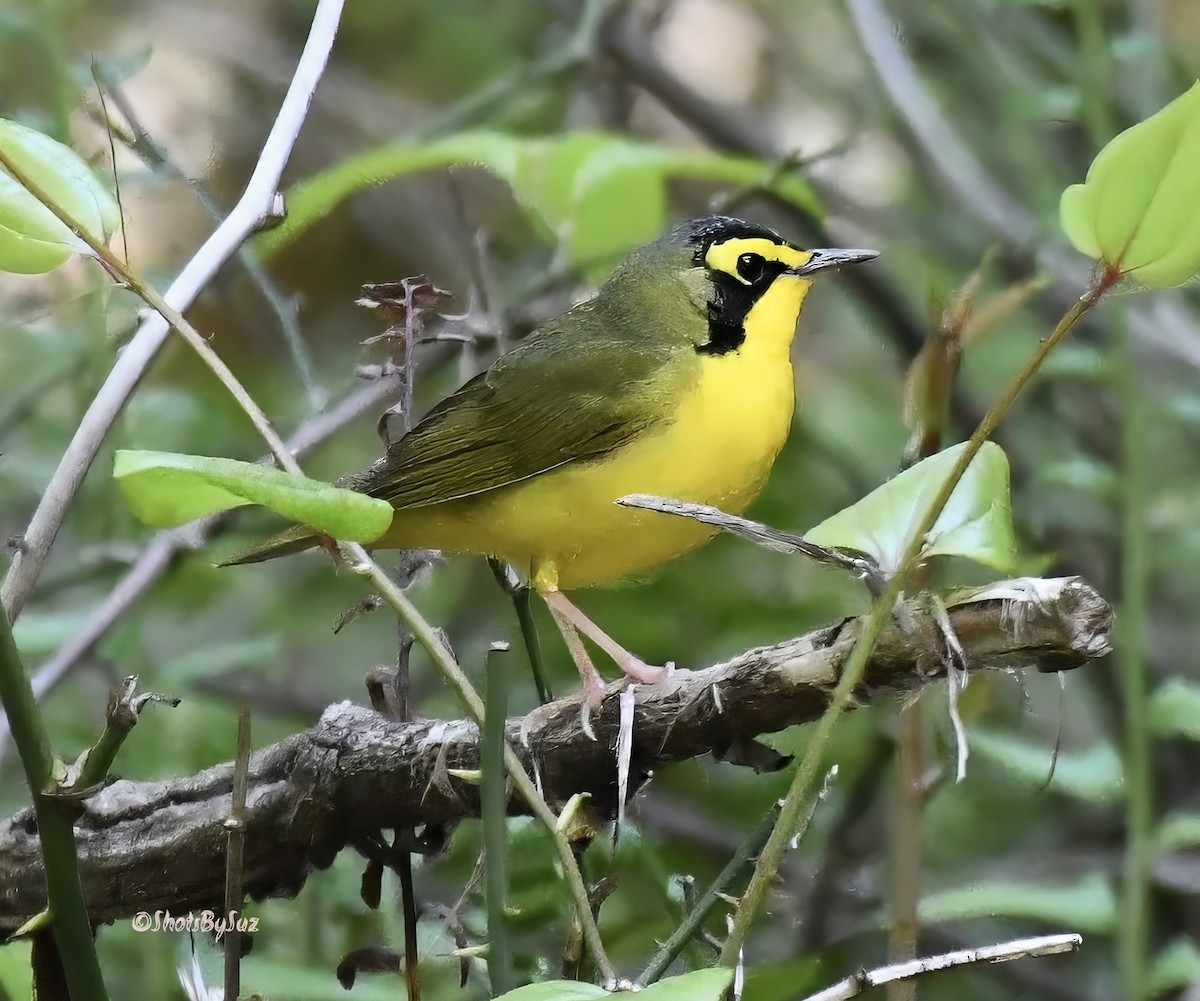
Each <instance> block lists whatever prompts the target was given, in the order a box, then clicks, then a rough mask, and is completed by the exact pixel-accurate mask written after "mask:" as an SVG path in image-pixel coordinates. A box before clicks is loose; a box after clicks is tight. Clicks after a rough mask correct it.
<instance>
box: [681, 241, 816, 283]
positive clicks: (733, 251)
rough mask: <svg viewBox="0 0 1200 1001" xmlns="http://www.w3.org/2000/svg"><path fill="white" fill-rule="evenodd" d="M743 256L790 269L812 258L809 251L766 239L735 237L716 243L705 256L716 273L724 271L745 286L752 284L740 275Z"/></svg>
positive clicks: (707, 262) (705, 261)
mask: <svg viewBox="0 0 1200 1001" xmlns="http://www.w3.org/2000/svg"><path fill="white" fill-rule="evenodd" d="M742 254H758V255H759V256H760V257H765V258H766V259H767V260H768V261H780V262H782V263H783V264H786V265H787V266H788V267H789V268H798V267H800V265H802V264H806V263H807V262H808V259H809V258H810V257H811V256H812V254H810V253H809V252H808V251H807V250H797V249H796V248H795V247H789V246H787V245H786V244H782V243H774V242H773V241H771V240H768V239H766V238H765V237H761V236H755V237H734V238H733V239H730V240H723V241H722V242H721V243H714V244H713V245H712V246H711V247H709V248H708V253H707V254H705V255H704V263H705V264H706V265H708V266H709V267H710V268H712V269H713V270H715V271H724V272H725V273H726V274H727V275H733V277H734V278H736V279H737V280H738V281H740V282H741V283H742V284H743V285H748V284H750V283H749V282H747V281H746V279H744V278H743V277H742V276H741V275H739V274H738V269H737V261H738V258H739V257H741V256H742Z"/></svg>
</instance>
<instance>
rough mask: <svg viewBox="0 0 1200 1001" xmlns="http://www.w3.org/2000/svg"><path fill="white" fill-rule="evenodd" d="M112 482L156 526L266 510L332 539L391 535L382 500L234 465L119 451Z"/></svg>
mask: <svg viewBox="0 0 1200 1001" xmlns="http://www.w3.org/2000/svg"><path fill="white" fill-rule="evenodd" d="M113 477H114V479H116V481H117V483H118V484H119V485H120V487H121V490H122V491H123V492H124V494H125V499H126V500H127V501H128V502H129V506H130V507H131V508H132V509H133V513H134V514H136V515H137V516H138V518H140V519H141V520H142V521H144V522H146V523H147V524H148V525H154V526H155V527H156V528H173V527H175V526H176V525H182V524H184V523H185V522H188V521H191V520H192V519H193V518H199V517H200V516H201V515H205V514H211V513H212V512H214V511H223V510H226V509H227V508H232V507H242V506H243V505H246V504H261V505H262V506H263V507H268V508H270V509H271V510H272V511H275V512H277V513H279V514H281V515H283V516H284V517H285V518H290V519H291V520H292V521H297V522H300V523H301V524H304V525H311V526H312V527H313V528H315V529H316V530H317V531H319V532H324V533H325V534H326V535H331V536H333V537H334V538H335V539H343V540H345V541H347V542H372V541H374V540H375V539H378V538H379V536H381V535H382V534H383V533H384V532H385V531H387V528H388V526H389V525H390V524H391V522H392V515H393V514H394V512H393V510H392V506H391V505H390V504H389V503H388V502H387V501H384V500H380V499H379V498H378V497H368V496H366V495H365V494H360V493H356V492H355V491H353V490H344V489H342V488H341V487H335V486H333V485H332V484H329V483H325V482H323V481H321V480H310V479H309V478H308V477H306V476H294V475H292V474H291V473H285V472H283V471H282V470H279V469H273V468H271V467H270V466H263V465H259V464H258V463H254V462H237V461H236V460H234V459H213V458H209V457H208V456H203V455H179V454H177V453H174V452H135V451H128V450H120V451H118V452H117V454H116V459H115V461H114V463H113Z"/></svg>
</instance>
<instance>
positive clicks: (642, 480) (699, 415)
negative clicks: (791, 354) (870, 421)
mask: <svg viewBox="0 0 1200 1001" xmlns="http://www.w3.org/2000/svg"><path fill="white" fill-rule="evenodd" d="M789 340H790V338H789ZM794 407H795V380H794V377H793V374H792V366H791V363H790V360H789V358H788V355H787V353H786V351H785V352H782V353H781V352H779V351H777V350H776V351H771V352H767V351H761V352H760V351H753V350H751V351H740V352H737V353H732V354H727V355H719V356H710V355H704V356H700V364H699V365H698V377H697V379H696V381H695V382H694V384H693V385H692V387H691V388H690V390H689V391H688V392H687V393H686V394H685V396H684V397H683V399H681V400H680V402H679V407H678V411H677V414H676V417H675V420H674V421H673V422H672V423H670V424H669V425H666V426H664V427H663V428H661V429H660V430H657V431H655V432H653V433H650V434H647V435H644V436H643V437H641V438H639V439H637V440H636V441H634V442H632V443H630V444H629V445H627V446H625V447H624V448H622V449H620V450H619V451H616V452H613V453H611V454H610V455H608V456H605V457H604V458H603V459H599V460H596V461H593V462H572V463H567V464H566V465H563V466H559V467H558V468H556V469H553V470H551V471H549V472H546V473H543V474H541V475H540V476H535V477H533V478H531V479H528V480H525V481H523V482H521V483H515V484H513V485H511V486H507V487H502V488H500V489H497V490H493V491H489V492H488V493H485V494H480V495H477V496H475V497H469V498H465V499H463V500H459V501H453V502H450V503H446V504H439V505H436V506H432V507H427V508H416V509H410V510H403V511H397V513H396V518H395V520H394V521H393V523H392V528H391V530H390V531H389V532H388V533H387V536H386V540H387V541H386V543H385V544H386V545H389V546H404V547H407V546H424V547H429V548H436V549H445V550H448V551H458V552H471V553H478V554H481V555H488V556H499V557H502V558H504V559H506V560H508V561H509V562H510V563H512V564H513V565H514V566H516V567H517V568H518V569H521V570H523V571H526V572H528V573H529V574H530V577H531V578H532V579H533V580H534V582H535V584H537V585H538V586H539V587H556V586H557V587H560V588H562V589H563V590H570V589H573V588H577V587H587V586H589V585H592V584H599V583H604V582H608V581H616V580H619V579H621V578H622V577H625V576H628V575H630V574H635V573H638V572H641V571H646V570H649V569H651V568H652V567H655V566H658V565H659V564H661V563H665V562H667V561H668V560H671V559H674V558H675V557H676V556H680V555H682V554H683V553H685V552H687V551H688V550H690V549H694V548H695V547H696V546H699V545H702V544H703V543H704V542H707V541H708V540H709V539H710V538H712V536H713V535H714V534H715V530H714V529H712V528H710V527H708V526H704V525H701V524H699V523H697V522H694V521H691V520H689V519H685V518H678V517H674V516H672V515H665V514H658V513H655V512H651V511H638V510H633V509H630V508H623V507H618V506H617V505H616V504H614V503H613V502H614V501H615V500H616V499H617V498H618V497H623V496H625V495H626V494H632V493H650V494H660V495H663V496H667V497H678V498H681V499H683V500H690V501H696V502H699V503H703V504H713V505H716V506H717V507H720V508H721V509H723V510H725V511H729V512H731V513H735V514H736V513H741V512H742V511H744V510H745V509H746V507H747V506H748V505H749V504H750V502H751V501H753V500H754V498H755V497H757V496H758V494H759V492H760V491H761V490H762V487H763V485H764V484H765V483H766V480H767V476H768V475H769V473H770V471H771V466H772V464H773V463H774V461H775V457H776V455H778V453H779V450H780V448H782V447H783V443H784V441H785V440H786V439H787V435H788V432H789V430H790V428H791V422H792V413H793V410H794Z"/></svg>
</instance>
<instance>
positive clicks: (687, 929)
mask: <svg viewBox="0 0 1200 1001" xmlns="http://www.w3.org/2000/svg"><path fill="white" fill-rule="evenodd" d="M779 807H780V804H779V802H778V801H776V802H774V803H772V804H771V808H770V809H769V810H768V811H767V812H766V813H765V814H763V818H762V820H760V821H759V822H758V824H757V825H756V826H755V828H754V830H752V831H751V832H750V833H749V834H748V835H746V840H745V841H743V842H742V844H741V845H740V846H739V848H738V850H737V851H736V852H735V853H734V854H733V857H732V858H731V859H730V860H729V862H728V863H727V864H726V866H725V868H724V869H722V870H721V872H720V873H719V874H718V876H717V878H716V879H714V880H713V881H712V883H711V884H710V885H709V887H708V889H707V890H705V891H704V896H702V897H701V898H700V899H699V900H698V901H697V902H696V904H695V906H694V907H692V909H691V910H690V911H688V913H687V916H686V917H684V919H683V921H681V922H680V924H679V927H678V928H676V929H675V931H673V932H672V933H671V937H670V938H669V939H667V940H666V941H665V942H664V943H663V944H662V945H661V946H660V947H659V950H658V951H657V952H656V953H655V954H654V956H653V957H652V958H651V959H650V962H649V963H647V964H646V968H645V969H644V970H643V971H642V975H641V976H640V977H638V979H637V982H638V983H639V984H641V985H642V986H643V987H644V986H646V985H647V984H652V983H654V982H655V981H656V980H658V979H659V977H661V976H662V975H663V974H664V973H666V972H667V968H668V967H669V966H670V965H671V964H672V963H673V962H675V958H676V957H677V956H678V955H679V954H680V953H681V952H683V950H684V948H685V947H686V946H687V944H688V942H690V941H691V940H692V938H693V937H694V936H695V935H696V933H697V932H698V931H699V930H700V929H701V927H702V926H703V924H704V922H705V921H706V920H707V919H708V916H709V914H711V913H712V910H713V908H714V907H716V905H717V902H718V901H720V900H721V899H723V896H724V895H725V894H727V893H729V887H730V886H731V885H732V884H733V881H734V880H735V879H737V877H738V876H739V875H740V874H741V873H742V871H743V870H744V869H745V868H746V866H747V865H748V864H749V863H750V862H751V861H752V860H753V859H755V858H757V857H758V853H759V852H760V851H762V847H763V845H764V844H766V842H767V838H768V837H769V836H770V834H771V831H772V830H773V829H774V827H775V821H776V820H778V819H779Z"/></svg>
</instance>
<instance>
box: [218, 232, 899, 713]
mask: <svg viewBox="0 0 1200 1001" xmlns="http://www.w3.org/2000/svg"><path fill="white" fill-rule="evenodd" d="M875 256H876V252H875V251H873V250H801V249H799V248H798V247H795V246H793V245H792V244H790V243H788V242H787V241H786V240H784V239H783V238H782V237H780V236H779V235H778V234H776V233H774V232H772V231H771V230H769V229H766V228H764V227H762V226H758V225H754V224H753V223H748V222H743V221H741V220H740V219H730V218H726V217H723V216H707V217H705V218H702V219H694V220H692V221H690V222H685V223H683V224H681V225H679V226H676V227H675V228H674V229H672V230H671V231H670V232H668V233H666V234H665V235H663V236H661V237H659V239H657V240H655V241H654V242H653V243H651V244H649V245H648V246H645V247H642V248H641V249H640V250H637V251H634V253H632V254H631V255H630V256H629V257H628V258H627V259H626V260H625V261H624V262H623V263H622V264H621V265H620V266H619V267H617V269H616V270H615V271H614V272H613V273H612V275H611V276H610V277H609V278H608V280H607V281H605V282H604V284H603V285H601V286H600V289H599V291H597V292H596V294H595V295H594V296H593V297H592V298H590V299H588V300H586V301H584V302H580V303H577V304H576V305H574V306H572V307H571V308H570V309H569V310H567V311H566V312H565V313H563V314H562V315H561V316H559V317H557V318H556V319H554V320H551V321H550V322H548V323H547V324H546V325H545V326H543V327H542V328H541V329H539V330H538V331H537V332H536V333H534V334H533V335H531V336H530V337H528V338H526V339H525V340H524V341H522V343H521V344H520V345H519V346H518V347H516V348H514V349H513V350H512V351H510V352H508V353H507V354H505V355H503V356H501V357H500V358H498V359H497V360H496V361H495V362H494V363H493V364H492V366H491V367H490V368H489V369H488V370H487V371H486V372H484V373H482V374H481V375H478V376H476V377H475V378H474V379H472V380H471V381H470V382H468V383H467V384H466V385H464V386H463V387H462V388H461V389H459V390H458V391H457V392H456V393H454V394H453V395H451V396H449V397H447V398H446V399H444V400H443V401H442V402H441V403H439V404H438V405H437V406H436V407H434V408H433V409H432V410H431V411H430V412H429V413H428V414H427V415H426V416H425V417H424V419H423V420H421V421H420V423H418V424H417V425H416V427H414V428H413V429H412V430H411V431H409V432H408V433H407V434H406V435H404V437H403V438H401V439H400V440H399V441H397V442H395V443H393V444H392V445H391V446H390V447H389V448H388V450H387V453H386V454H385V455H384V457H383V458H382V459H380V460H379V461H378V462H376V463H375V464H374V465H373V466H371V467H370V468H369V469H366V470H364V471H363V472H361V473H356V474H354V475H352V476H348V477H346V478H345V479H343V480H341V481H340V485H341V486H345V487H349V488H351V489H353V490H358V491H361V492H362V493H366V494H370V495H371V496H373V497H382V498H384V499H386V500H387V501H389V502H390V503H391V504H392V505H393V506H394V507H395V508H396V514H395V517H394V518H393V519H392V525H391V528H390V529H389V530H388V531H387V532H386V533H385V534H384V535H383V537H382V538H380V539H379V540H377V541H376V542H375V543H373V546H375V547H382V548H400V549H403V548H418V547H419V548H430V549H444V550H447V551H451V552H469V553H477V554H480V555H485V556H495V557H500V558H503V559H505V560H507V561H508V562H510V563H512V564H513V565H514V566H515V567H517V568H518V569H519V570H521V571H522V572H526V573H528V575H529V581H530V583H531V584H532V586H533V587H534V588H535V589H536V590H537V591H538V593H539V594H541V595H542V597H543V598H544V599H545V601H546V603H547V605H548V606H549V608H550V611H551V613H552V614H553V617H554V619H555V621H556V622H557V624H558V626H559V628H560V629H561V630H562V632H563V636H564V638H565V639H566V641H567V645H568V647H569V648H570V650H571V653H572V656H573V657H574V659H575V661H576V663H577V665H578V667H579V671H580V674H581V676H582V678H583V682H584V688H585V690H586V693H587V694H588V695H589V696H594V695H595V694H596V693H597V691H598V690H599V689H600V688H602V687H603V682H602V681H601V680H600V677H599V675H598V674H597V673H596V669H595V667H594V666H593V665H592V663H591V661H590V659H589V658H588V655H587V653H586V651H585V650H584V648H583V644H582V643H581V642H580V640H579V632H583V633H584V634H585V635H587V636H588V637H590V638H591V639H592V640H593V641H594V642H595V643H596V644H597V645H599V646H600V647H601V649H603V650H604V651H605V652H606V653H608V654H609V655H610V656H611V657H612V658H613V660H614V661H616V663H617V664H618V665H619V666H620V667H621V669H622V670H623V671H625V673H626V674H628V675H630V676H632V677H634V678H637V679H639V680H642V681H654V680H658V679H659V678H660V677H661V676H662V672H663V669H662V668H654V667H649V666H648V665H646V664H645V663H644V662H643V661H641V660H640V659H639V658H637V657H635V656H634V655H633V654H631V653H629V652H628V651H627V650H625V649H624V648H623V647H621V646H620V645H619V644H617V643H616V642H614V641H613V640H612V639H611V638H610V637H609V636H608V635H607V634H606V633H604V632H603V631H602V630H601V629H600V628H599V627H597V626H596V625H595V624H594V623H592V622H591V620H590V619H588V618H587V617H586V616H585V615H584V614H583V613H582V612H581V611H580V610H579V609H578V608H576V607H575V605H573V604H572V603H571V602H570V601H568V600H567V598H566V596H565V595H563V594H562V593H561V591H560V589H562V590H566V591H569V590H573V589H575V588H579V587H587V586H589V585H592V584H598V583H602V582H605V581H615V580H618V579H620V578H622V577H625V576H627V575H629V574H634V573H638V572H639V571H645V570H648V569H650V568H651V567H655V566H658V565H659V564H660V563H664V562H666V561H667V560H670V559H673V558H674V557H676V556H679V555H680V554H682V553H685V552H687V551H688V550H690V549H693V548H695V547H696V546H699V545H701V544H703V543H704V542H706V541H708V540H709V539H710V538H711V537H712V536H713V535H714V534H715V531H716V530H715V529H714V528H712V527H710V526H707V525H702V524H700V523H699V522H696V521H692V520H690V519H686V518H676V517H672V516H670V515H664V514H658V513H655V512H651V511H645V510H637V509H631V508H626V507H620V506H618V505H617V504H615V503H614V501H616V500H617V498H619V497H623V496H625V495H626V494H633V493H647V494H661V495H663V496H667V497H677V498H680V499H683V500H689V501H696V502H699V503H703V504H713V505H716V506H717V507H720V508H722V509H723V510H725V511H729V512H732V513H741V512H742V511H743V510H745V508H746V507H747V506H748V505H749V504H750V502H751V501H753V500H754V498H755V497H757V496H758V493H759V491H760V490H761V489H762V487H763V484H764V483H765V482H766V479H767V475H768V474H769V473H770V471H771V466H772V464H773V463H774V462H775V457H776V455H777V454H778V453H779V450H780V448H782V446H783V443H784V441H785V440H786V438H787V436H788V431H789V430H790V428H791V423H792V412H793V410H794V408H795V381H794V376H793V374H792V363H791V344H792V339H793V337H794V335H795V332H796V321H797V318H798V316H799V314H800V307H801V305H802V304H803V302H804V297H805V295H806V294H807V293H808V289H809V285H810V284H811V280H812V277H813V276H814V275H816V274H817V273H818V272H820V271H824V270H826V269H828V268H834V267H837V266H838V265H843V264H854V263H857V262H859V261H867V260H870V259H871V258H873V257H875ZM318 542H319V538H318V536H317V535H316V534H315V533H314V531H313V530H312V529H311V528H307V527H305V526H303V525H297V526H294V527H293V528H290V529H288V530H287V531H285V532H283V533H281V534H279V535H276V536H275V537H274V538H271V539H269V540H267V541H266V542H264V543H262V544H261V545H258V546H255V547H253V548H251V549H247V550H246V551H244V552H242V553H239V554H238V555H237V556H235V557H233V558H232V559H231V560H229V561H228V563H231V564H232V563H254V562H258V561H260V560H268V559H272V558H274V557H276V556H283V555H286V554H288V553H294V552H298V551H300V550H303V549H309V548H311V547H313V546H316V545H317V544H318Z"/></svg>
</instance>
